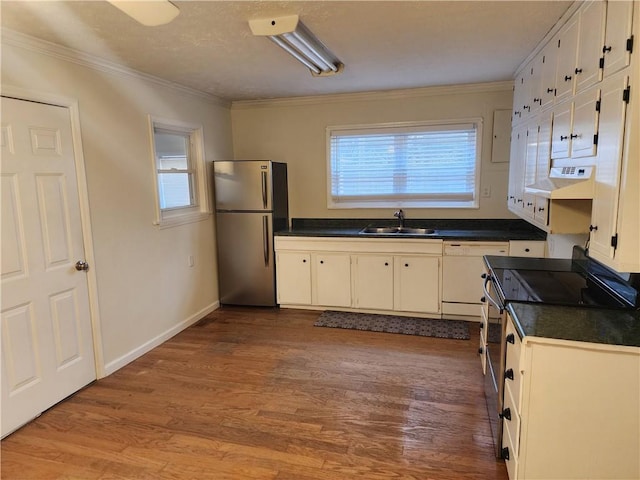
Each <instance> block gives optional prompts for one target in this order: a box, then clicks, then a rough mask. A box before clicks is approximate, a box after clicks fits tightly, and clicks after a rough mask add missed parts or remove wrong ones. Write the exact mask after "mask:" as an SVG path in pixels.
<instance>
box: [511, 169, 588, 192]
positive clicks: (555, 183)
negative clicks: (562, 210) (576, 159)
mask: <svg viewBox="0 0 640 480" xmlns="http://www.w3.org/2000/svg"><path fill="white" fill-rule="evenodd" d="M593 177H594V167H552V168H551V170H550V172H549V176H548V177H547V178H543V179H540V180H538V181H537V182H536V183H534V184H532V185H527V186H525V189H524V191H525V192H526V193H531V194H534V195H538V196H539V197H544V198H550V199H552V200H553V199H564V200H579V199H587V200H588V199H592V198H593V188H594V181H593Z"/></svg>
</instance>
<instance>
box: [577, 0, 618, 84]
mask: <svg viewBox="0 0 640 480" xmlns="http://www.w3.org/2000/svg"><path fill="white" fill-rule="evenodd" d="M611 3H612V2H609V4H611ZM606 8H607V2H604V1H602V0H593V1H590V2H585V4H584V5H583V6H582V7H581V8H580V13H579V16H580V34H579V36H578V45H577V49H578V58H577V61H576V67H575V70H574V73H575V75H576V92H581V91H583V90H584V89H586V88H589V87H590V86H591V85H593V84H595V83H596V82H598V81H600V80H601V78H602V69H601V67H600V58H602V45H603V44H604V28H605V17H606V13H605V12H606Z"/></svg>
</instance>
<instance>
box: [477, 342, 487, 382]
mask: <svg viewBox="0 0 640 480" xmlns="http://www.w3.org/2000/svg"><path fill="white" fill-rule="evenodd" d="M478 353H479V354H480V365H481V366H482V374H483V375H486V374H487V348H486V344H485V343H484V339H483V338H482V335H481V336H480V345H479V346H478Z"/></svg>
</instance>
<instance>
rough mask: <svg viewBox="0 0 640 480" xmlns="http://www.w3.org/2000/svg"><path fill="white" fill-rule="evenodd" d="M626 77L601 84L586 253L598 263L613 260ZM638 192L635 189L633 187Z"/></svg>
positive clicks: (617, 77) (611, 78) (610, 79)
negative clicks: (598, 126) (623, 93)
mask: <svg viewBox="0 0 640 480" xmlns="http://www.w3.org/2000/svg"><path fill="white" fill-rule="evenodd" d="M627 83H628V77H626V76H620V75H618V76H614V77H610V78H609V79H607V80H605V81H604V82H603V84H602V100H601V107H600V132H599V143H600V146H599V152H598V161H597V163H598V167H597V168H596V172H595V186H594V195H593V208H592V211H591V212H592V213H591V229H592V230H591V233H590V244H589V251H590V253H591V254H597V255H598V259H600V260H602V257H604V259H608V258H609V259H610V258H613V256H614V253H615V249H614V248H613V247H612V246H611V237H613V236H614V235H615V233H616V224H617V218H618V198H619V189H620V175H621V165H622V145H623V139H624V138H623V137H624V122H625V115H626V108H627V104H626V103H625V102H624V101H623V100H622V92H623V91H624V89H625V87H626V85H627ZM636 188H637V187H636Z"/></svg>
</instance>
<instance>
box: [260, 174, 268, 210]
mask: <svg viewBox="0 0 640 480" xmlns="http://www.w3.org/2000/svg"><path fill="white" fill-rule="evenodd" d="M261 173H262V207H263V208H264V209H265V210H266V208H267V172H261Z"/></svg>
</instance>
